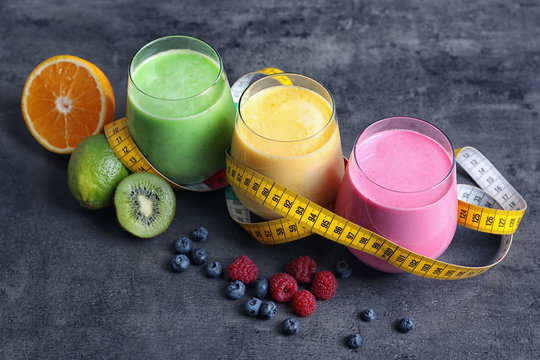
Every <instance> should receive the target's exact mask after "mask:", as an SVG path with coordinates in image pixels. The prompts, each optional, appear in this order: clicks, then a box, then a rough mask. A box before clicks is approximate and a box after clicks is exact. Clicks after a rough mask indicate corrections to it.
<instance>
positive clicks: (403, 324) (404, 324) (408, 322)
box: [397, 317, 414, 333]
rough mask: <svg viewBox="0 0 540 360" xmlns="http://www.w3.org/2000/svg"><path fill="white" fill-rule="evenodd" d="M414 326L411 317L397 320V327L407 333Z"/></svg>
mask: <svg viewBox="0 0 540 360" xmlns="http://www.w3.org/2000/svg"><path fill="white" fill-rule="evenodd" d="M413 328H414V322H413V321H412V319H411V318H408V317H405V318H403V319H401V320H399V321H398V323H397V329H398V330H399V331H401V332H402V333H408V332H409V331H411V330H412V329H413Z"/></svg>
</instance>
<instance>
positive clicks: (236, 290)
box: [225, 280, 246, 300]
mask: <svg viewBox="0 0 540 360" xmlns="http://www.w3.org/2000/svg"><path fill="white" fill-rule="evenodd" d="M225 291H226V292H227V297H228V298H229V299H232V300H238V299H240V298H242V297H243V296H244V294H245V293H246V285H244V283H243V282H241V281H240V280H233V281H231V282H229V283H228V284H227V287H226V288H225Z"/></svg>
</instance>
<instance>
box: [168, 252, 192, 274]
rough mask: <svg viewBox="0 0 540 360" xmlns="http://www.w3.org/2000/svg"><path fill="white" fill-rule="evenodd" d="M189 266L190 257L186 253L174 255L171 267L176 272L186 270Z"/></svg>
mask: <svg viewBox="0 0 540 360" xmlns="http://www.w3.org/2000/svg"><path fill="white" fill-rule="evenodd" d="M188 267H189V258H188V257H187V256H186V255H184V254H179V255H174V256H173V257H172V259H171V268H172V269H173V271H174V272H184V271H186V269H187V268H188Z"/></svg>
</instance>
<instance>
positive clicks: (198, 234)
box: [191, 226, 208, 241]
mask: <svg viewBox="0 0 540 360" xmlns="http://www.w3.org/2000/svg"><path fill="white" fill-rule="evenodd" d="M191 238H192V239H193V240H195V241H206V240H207V239H208V230H207V229H206V228H205V227H203V226H199V227H198V228H195V229H193V231H192V232H191Z"/></svg>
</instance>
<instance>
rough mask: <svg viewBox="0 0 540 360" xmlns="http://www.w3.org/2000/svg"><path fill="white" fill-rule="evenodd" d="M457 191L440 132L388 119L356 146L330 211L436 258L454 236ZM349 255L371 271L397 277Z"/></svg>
mask: <svg viewBox="0 0 540 360" xmlns="http://www.w3.org/2000/svg"><path fill="white" fill-rule="evenodd" d="M456 186H457V185H456V164H455V157H454V149H453V147H452V144H451V142H450V140H449V139H448V138H447V137H446V135H445V134H444V133H443V132H442V131H441V130H439V129H438V128H437V127H435V126H433V125H432V124H430V123H428V122H426V121H423V120H420V119H415V118H410V117H392V118H387V119H383V120H379V121H377V122H375V123H373V124H371V125H370V126H369V127H367V128H366V129H365V130H364V131H363V132H362V134H360V136H359V137H358V139H357V140H356V143H355V145H354V148H353V150H352V153H351V156H350V159H349V163H348V166H347V169H346V171H345V176H344V177H343V181H342V183H341V186H340V188H339V192H338V196H337V199H336V205H335V211H336V213H337V214H338V215H341V216H343V217H344V218H346V219H348V220H350V221H352V222H354V223H356V224H358V225H360V226H362V227H365V228H367V229H369V230H371V231H373V232H376V233H377V234H379V235H381V236H384V237H385V238H387V239H389V240H391V241H393V242H395V243H397V244H398V245H400V246H402V247H404V248H406V249H408V250H411V251H414V252H416V253H419V254H421V255H424V256H428V257H431V258H437V257H438V256H440V255H441V254H442V253H443V252H444V251H445V250H446V248H447V247H448V245H450V242H451V241H452V238H453V236H454V233H455V231H456V225H457V190H456ZM349 250H350V251H351V252H352V253H353V254H354V255H355V256H356V257H357V258H358V259H360V260H361V261H362V262H364V263H365V264H366V265H368V266H370V267H372V268H374V269H377V270H380V271H384V272H400V271H402V270H400V269H398V268H396V267H394V266H392V265H390V264H388V263H387V262H385V261H383V260H380V259H378V258H376V257H375V256H373V255H369V254H366V253H364V252H362V251H359V250H356V249H352V248H349Z"/></svg>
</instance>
